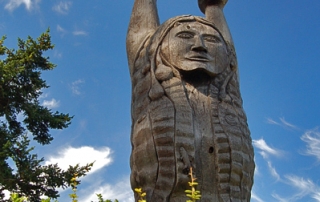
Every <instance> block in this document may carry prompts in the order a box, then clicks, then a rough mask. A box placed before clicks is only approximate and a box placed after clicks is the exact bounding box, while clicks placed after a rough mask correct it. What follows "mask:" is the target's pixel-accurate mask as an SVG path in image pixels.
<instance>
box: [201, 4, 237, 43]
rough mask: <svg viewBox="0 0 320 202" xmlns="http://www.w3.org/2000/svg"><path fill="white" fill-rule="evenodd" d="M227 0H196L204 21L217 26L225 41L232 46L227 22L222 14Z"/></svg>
mask: <svg viewBox="0 0 320 202" xmlns="http://www.w3.org/2000/svg"><path fill="white" fill-rule="evenodd" d="M227 2H228V0H198V4H199V8H200V10H201V11H202V12H203V13H204V14H205V15H206V19H207V20H208V21H210V22H212V23H213V24H215V25H216V26H217V28H218V29H219V30H220V32H221V33H222V35H223V36H224V38H225V40H226V41H228V42H229V43H230V45H233V40H232V37H231V34H230V30H229V27H228V24H227V21H226V19H225V17H224V14H223V8H224V6H225V5H226V4H227Z"/></svg>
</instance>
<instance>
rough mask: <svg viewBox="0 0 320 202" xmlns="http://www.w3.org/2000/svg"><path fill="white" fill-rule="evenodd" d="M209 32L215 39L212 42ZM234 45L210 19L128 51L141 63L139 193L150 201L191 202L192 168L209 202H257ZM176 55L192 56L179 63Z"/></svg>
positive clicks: (184, 19) (184, 22)
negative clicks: (253, 198) (253, 194)
mask: <svg viewBox="0 0 320 202" xmlns="http://www.w3.org/2000/svg"><path fill="white" fill-rule="evenodd" d="M136 6H137V4H136ZM153 8H154V7H153ZM135 17H136V16H135ZM153 29H154V28H153ZM177 30H178V31H177ZM180 30H182V31H180ZM208 30H213V32H215V35H214V34H212V37H211V38H208V37H207V35H210V33H208ZM172 33H174V34H172ZM210 36H211V35H210ZM130 37H131V38H130V40H132V39H133V38H134V37H133V35H131V36H130ZM170 37H171V38H170ZM228 37H229V35H227V36H226V38H227V40H226V39H225V37H224V33H223V32H220V31H219V29H218V27H216V26H215V25H214V24H213V23H212V22H210V21H208V20H206V19H203V18H200V17H194V16H178V17H176V18H172V19H169V20H168V21H166V22H165V23H163V24H162V25H160V26H159V27H158V28H157V29H155V30H153V31H150V32H148V34H147V35H145V38H144V39H141V38H139V41H140V42H141V41H142V42H141V44H140V46H139V47H138V48H136V49H132V47H130V48H129V49H128V50H130V51H129V52H128V54H130V56H128V58H129V60H130V58H131V59H132V58H133V61H131V62H130V61H129V65H130V75H131V80H132V103H131V108H132V132H131V143H132V153H131V159H130V166H131V171H132V172H131V186H132V188H133V189H134V188H138V187H139V188H140V187H141V188H142V189H143V190H144V191H146V192H147V197H146V199H147V201H164V202H165V201H170V202H182V201H186V200H187V197H186V196H185V192H184V191H185V190H186V189H189V187H188V181H190V179H189V176H188V172H189V168H190V167H192V168H193V170H194V172H195V173H194V174H195V176H196V177H197V181H198V182H199V186H198V188H197V189H198V190H200V191H201V195H202V198H201V200H200V201H201V202H209V201H210V202H211V201H218V202H227V201H228V202H229V201H241V202H247V201H250V197H251V188H252V185H253V175H254V168H255V165H254V161H253V157H254V154H253V147H252V143H251V137H250V131H249V128H248V125H247V119H246V115H245V112H244V110H243V108H242V99H241V95H240V91H239V78H238V73H237V72H238V69H237V61H236V56H235V55H236V54H235V51H234V47H233V43H232V41H230V40H228V39H229V38H228ZM201 40H202V41H201ZM168 41H170V43H169V42H168ZM213 42H214V43H213ZM189 44H190V45H189ZM133 45H134V46H135V47H136V46H137V45H136V43H134V44H133ZM127 46H130V43H127ZM181 46H184V47H183V48H182V49H181ZM195 46H196V47H195ZM210 46H212V48H211V49H210ZM133 50H135V51H136V52H135V53H134V55H132V54H133V52H132V51H133ZM173 50H181V54H183V52H186V56H183V55H179V54H180V52H178V54H172V57H171V52H170V51H173ZM210 50H219V51H224V50H226V54H224V53H223V54H221V53H220V52H218V53H212V52H210ZM210 54H213V55H212V57H211V56H210ZM188 55H191V56H190V57H189V58H188ZM219 57H226V58H222V59H221V58H219ZM172 58H176V60H181V61H179V62H180V63H179V62H174V61H172ZM185 58H187V59H186V60H185ZM210 58H215V60H217V61H216V62H213V63H210V61H211V59H210ZM212 60H213V59H212ZM224 61H228V63H225V62H224ZM175 64H182V65H184V66H185V67H178V66H176V65H175ZM215 64H218V65H223V66H219V67H216V66H214V65H215ZM188 65H190V66H192V65H196V66H194V67H191V68H189V67H188ZM210 65H211V66H210ZM216 69H218V70H219V71H217V72H216ZM220 70H223V71H222V72H220ZM136 200H137V196H136Z"/></svg>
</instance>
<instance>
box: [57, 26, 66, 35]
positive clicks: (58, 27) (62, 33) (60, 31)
mask: <svg viewBox="0 0 320 202" xmlns="http://www.w3.org/2000/svg"><path fill="white" fill-rule="evenodd" d="M57 31H58V32H59V33H61V35H62V36H63V35H65V34H66V33H67V32H68V31H67V30H65V29H64V28H63V27H61V25H57Z"/></svg>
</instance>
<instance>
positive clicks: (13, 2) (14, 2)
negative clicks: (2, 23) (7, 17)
mask: <svg viewBox="0 0 320 202" xmlns="http://www.w3.org/2000/svg"><path fill="white" fill-rule="evenodd" d="M39 2H40V0H9V2H8V3H7V4H6V5H5V7H4V8H5V9H7V10H9V11H13V10H14V9H16V8H18V7H19V6H20V5H21V4H24V5H25V6H26V9H27V10H31V9H32V8H34V7H35V6H36V5H38V3H39Z"/></svg>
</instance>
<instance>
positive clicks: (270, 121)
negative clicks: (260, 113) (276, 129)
mask: <svg viewBox="0 0 320 202" xmlns="http://www.w3.org/2000/svg"><path fill="white" fill-rule="evenodd" d="M267 123H269V124H273V125H280V123H278V122H276V121H275V120H273V119H271V118H267Z"/></svg>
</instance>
